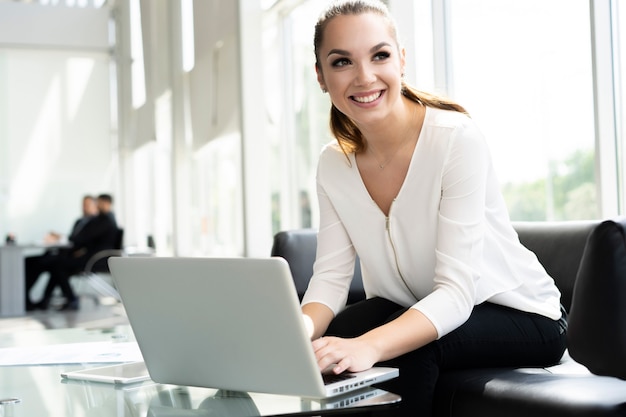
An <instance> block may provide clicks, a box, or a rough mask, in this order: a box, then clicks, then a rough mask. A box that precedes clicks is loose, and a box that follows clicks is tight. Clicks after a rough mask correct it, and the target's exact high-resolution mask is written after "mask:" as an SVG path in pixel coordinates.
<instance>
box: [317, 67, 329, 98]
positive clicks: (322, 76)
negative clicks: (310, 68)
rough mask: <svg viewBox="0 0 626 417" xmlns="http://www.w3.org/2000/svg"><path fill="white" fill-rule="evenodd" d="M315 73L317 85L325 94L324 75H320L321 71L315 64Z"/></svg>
mask: <svg viewBox="0 0 626 417" xmlns="http://www.w3.org/2000/svg"><path fill="white" fill-rule="evenodd" d="M315 73H316V74H317V82H318V83H319V85H320V88H321V89H322V91H323V92H327V91H328V90H327V89H326V83H324V74H322V70H321V69H320V67H319V65H317V64H315Z"/></svg>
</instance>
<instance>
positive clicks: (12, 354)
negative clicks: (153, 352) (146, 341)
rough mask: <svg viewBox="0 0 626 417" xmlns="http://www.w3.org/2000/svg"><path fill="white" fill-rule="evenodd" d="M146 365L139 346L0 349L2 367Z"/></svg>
mask: <svg viewBox="0 0 626 417" xmlns="http://www.w3.org/2000/svg"><path fill="white" fill-rule="evenodd" d="M135 361H143V357H142V356H141V351H140V350H139V346H137V343H136V342H123V343H120V342H90V343H68V344H59V345H45V346H27V347H12V348H3V349H0V366H14V365H55V364H74V363H117V362H135Z"/></svg>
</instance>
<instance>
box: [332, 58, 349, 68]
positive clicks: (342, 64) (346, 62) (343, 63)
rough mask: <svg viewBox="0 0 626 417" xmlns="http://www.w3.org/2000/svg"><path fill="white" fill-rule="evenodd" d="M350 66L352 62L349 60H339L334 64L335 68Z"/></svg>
mask: <svg viewBox="0 0 626 417" xmlns="http://www.w3.org/2000/svg"><path fill="white" fill-rule="evenodd" d="M349 64H350V60H349V59H348V58H339V59H336V60H334V61H333V62H332V66H333V67H345V66H346V65H349Z"/></svg>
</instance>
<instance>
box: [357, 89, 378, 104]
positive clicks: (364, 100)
mask: <svg viewBox="0 0 626 417" xmlns="http://www.w3.org/2000/svg"><path fill="white" fill-rule="evenodd" d="M380 94H381V93H380V91H379V92H378V93H374V94H370V95H369V96H365V97H356V96H352V98H353V99H354V101H358V102H359V103H371V102H372V101H374V100H376V99H377V98H378V97H380Z"/></svg>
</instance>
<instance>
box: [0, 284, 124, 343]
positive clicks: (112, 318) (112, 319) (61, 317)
mask: <svg viewBox="0 0 626 417" xmlns="http://www.w3.org/2000/svg"><path fill="white" fill-rule="evenodd" d="M79 289H80V290H81V291H79V294H81V295H80V309H79V310H78V311H57V310H56V309H55V304H56V305H58V304H59V303H61V302H62V301H63V300H61V299H53V300H52V303H51V304H52V305H51V306H50V309H49V310H47V311H33V312H27V313H26V314H25V315H24V316H20V317H5V318H0V332H14V331H23V330H35V329H62V328H72V327H84V328H101V327H111V326H116V325H123V324H128V318H127V316H126V312H125V310H124V307H123V306H122V304H121V303H119V302H118V301H116V300H115V299H113V298H111V297H107V296H103V295H100V294H97V293H96V292H95V291H93V290H89V289H83V288H80V287H79ZM36 293H37V288H35V294H32V293H31V295H33V299H35V300H36V299H37V294H36Z"/></svg>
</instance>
